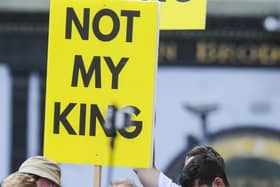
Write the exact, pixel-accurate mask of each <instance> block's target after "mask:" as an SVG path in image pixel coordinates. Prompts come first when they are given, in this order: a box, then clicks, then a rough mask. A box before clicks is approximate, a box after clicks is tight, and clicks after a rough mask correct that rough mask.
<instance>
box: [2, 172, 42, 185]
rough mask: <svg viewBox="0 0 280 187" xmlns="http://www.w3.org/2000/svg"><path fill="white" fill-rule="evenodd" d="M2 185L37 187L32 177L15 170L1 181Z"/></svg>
mask: <svg viewBox="0 0 280 187" xmlns="http://www.w3.org/2000/svg"><path fill="white" fill-rule="evenodd" d="M2 187H37V184H36V180H35V178H34V177H32V176H30V175H28V174H25V173H19V172H15V173H12V174H10V175H9V176H8V177H7V178H6V179H4V181H3V183H2Z"/></svg>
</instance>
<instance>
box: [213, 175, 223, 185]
mask: <svg viewBox="0 0 280 187" xmlns="http://www.w3.org/2000/svg"><path fill="white" fill-rule="evenodd" d="M213 187H225V183H224V180H223V179H222V178H221V177H215V179H214V181H213Z"/></svg>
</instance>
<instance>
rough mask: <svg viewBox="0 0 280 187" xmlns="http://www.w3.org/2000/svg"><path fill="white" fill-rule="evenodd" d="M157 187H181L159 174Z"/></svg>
mask: <svg viewBox="0 0 280 187" xmlns="http://www.w3.org/2000/svg"><path fill="white" fill-rule="evenodd" d="M158 187H181V186H180V185H178V184H176V183H174V182H172V180H171V179H170V178H168V177H167V176H166V175H164V174H163V173H162V172H160V174H159V178H158Z"/></svg>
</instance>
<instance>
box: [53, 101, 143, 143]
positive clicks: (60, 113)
mask: <svg viewBox="0 0 280 187" xmlns="http://www.w3.org/2000/svg"><path fill="white" fill-rule="evenodd" d="M76 107H78V108H77V109H76V110H75V111H76V112H75V111H73V109H74V108H76ZM109 107H111V105H109V106H108V108H109ZM125 107H128V106H125ZM125 107H124V108H125ZM129 107H132V108H133V110H132V111H133V114H134V115H135V116H138V114H140V112H141V111H140V110H139V109H138V108H137V107H136V106H129ZM88 108H89V109H90V116H89V136H96V122H97V120H98V122H99V124H100V125H101V127H102V129H103V132H104V133H105V135H106V136H107V137H112V136H113V134H112V133H111V132H110V130H109V129H108V128H106V127H105V120H104V116H103V115H102V113H101V112H100V110H99V108H98V106H97V105H96V104H90V105H87V104H85V103H80V104H79V105H78V104H77V103H69V104H68V105H67V106H66V107H65V108H64V109H63V110H61V103H60V102H55V103H54V124H53V133H54V134H59V133H60V126H61V125H62V126H63V127H64V128H65V130H66V131H67V133H68V134H69V135H79V136H85V135H86V118H87V115H86V114H87V109H88ZM77 110H78V112H77ZM71 114H73V115H74V114H76V115H77V114H78V115H79V129H78V133H77V130H75V129H74V128H73V126H72V124H71V122H70V121H69V120H68V119H67V116H69V115H71ZM71 119H72V118H71ZM130 122H131V124H129V126H135V129H134V130H133V131H127V129H125V128H124V129H119V130H118V132H119V133H120V134H121V135H122V136H123V137H125V138H135V137H137V136H138V135H139V134H140V133H141V131H142V126H143V125H142V123H143V122H142V121H132V120H131V121H130Z"/></svg>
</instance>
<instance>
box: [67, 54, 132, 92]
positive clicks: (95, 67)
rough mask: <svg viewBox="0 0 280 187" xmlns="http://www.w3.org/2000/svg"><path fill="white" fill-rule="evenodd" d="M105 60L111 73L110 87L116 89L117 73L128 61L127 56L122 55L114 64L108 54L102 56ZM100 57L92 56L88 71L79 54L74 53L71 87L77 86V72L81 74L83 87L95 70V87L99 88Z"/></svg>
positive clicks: (87, 83) (86, 84) (87, 84)
mask: <svg viewBox="0 0 280 187" xmlns="http://www.w3.org/2000/svg"><path fill="white" fill-rule="evenodd" d="M103 59H104V60H105V62H106V64H107V66H108V68H109V70H110V72H111V74H112V86H111V88H112V89H118V85H119V84H118V82H119V74H120V72H121V70H122V69H123V68H124V66H125V64H126V63H127V61H128V58H126V57H122V58H121V59H120V61H119V63H118V64H117V65H116V66H115V65H114V63H113V60H112V58H111V57H109V56H104V57H103ZM100 62H101V57H100V56H93V59H92V61H91V64H90V66H89V68H88V71H87V70H86V68H85V65H84V61H83V58H82V56H81V55H75V59H74V67H73V75H72V84H71V86H72V87H77V86H78V77H79V72H80V74H81V76H82V80H83V84H84V87H88V86H89V83H90V80H91V78H92V75H93V72H95V88H101V63H100Z"/></svg>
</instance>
